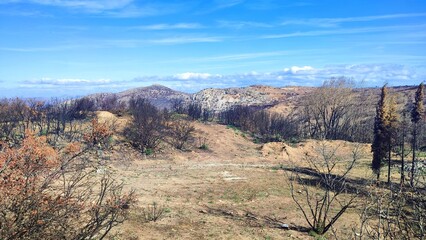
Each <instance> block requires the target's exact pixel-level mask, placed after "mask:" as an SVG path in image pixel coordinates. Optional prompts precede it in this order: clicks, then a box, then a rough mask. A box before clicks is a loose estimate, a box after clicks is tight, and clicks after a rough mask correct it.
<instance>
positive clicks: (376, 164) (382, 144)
mask: <svg viewBox="0 0 426 240" xmlns="http://www.w3.org/2000/svg"><path fill="white" fill-rule="evenodd" d="M387 92H388V91H387V88H386V85H384V86H383V87H382V90H381V94H380V99H379V102H378V103H377V107H376V117H375V119H374V139H373V144H372V145H371V151H372V152H373V161H372V164H371V168H372V169H373V172H374V173H375V174H376V175H377V180H379V178H380V168H381V167H382V162H383V159H384V158H385V157H386V148H387V145H386V139H387V136H386V135H387V129H386V128H387V127H386V126H387V125H388V123H387V116H386V115H387V113H386V107H387V106H386V98H387Z"/></svg>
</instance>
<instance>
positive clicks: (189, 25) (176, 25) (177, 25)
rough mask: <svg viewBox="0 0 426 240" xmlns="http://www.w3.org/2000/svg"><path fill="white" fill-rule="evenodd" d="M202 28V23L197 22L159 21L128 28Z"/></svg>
mask: <svg viewBox="0 0 426 240" xmlns="http://www.w3.org/2000/svg"><path fill="white" fill-rule="evenodd" d="M198 28H203V25H201V24H199V23H174V24H167V23H159V24H152V25H142V26H134V27H130V29H139V30H174V29H198Z"/></svg>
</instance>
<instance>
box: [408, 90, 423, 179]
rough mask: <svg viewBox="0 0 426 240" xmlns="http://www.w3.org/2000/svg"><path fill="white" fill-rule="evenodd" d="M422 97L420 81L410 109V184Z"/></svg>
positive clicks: (421, 112) (421, 109)
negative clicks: (411, 158)
mask: <svg viewBox="0 0 426 240" xmlns="http://www.w3.org/2000/svg"><path fill="white" fill-rule="evenodd" d="M423 98H424V86H423V83H420V84H419V86H418V87H417V91H416V95H415V97H414V106H413V108H412V110H411V122H412V123H413V141H412V145H411V147H412V149H413V161H412V163H411V179H410V184H411V185H412V186H413V184H414V169H415V161H416V150H417V133H418V125H419V122H420V121H421V120H422V118H423V115H424V107H423Z"/></svg>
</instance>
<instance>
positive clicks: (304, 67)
mask: <svg viewBox="0 0 426 240" xmlns="http://www.w3.org/2000/svg"><path fill="white" fill-rule="evenodd" d="M312 70H314V68H313V67H311V66H303V67H298V66H293V67H290V68H284V72H286V73H287V72H291V73H292V74H296V73H297V72H300V71H312Z"/></svg>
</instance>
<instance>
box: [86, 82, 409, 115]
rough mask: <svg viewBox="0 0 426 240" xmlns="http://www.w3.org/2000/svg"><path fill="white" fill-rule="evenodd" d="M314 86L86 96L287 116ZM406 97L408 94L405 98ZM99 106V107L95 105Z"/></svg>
mask: <svg viewBox="0 0 426 240" xmlns="http://www.w3.org/2000/svg"><path fill="white" fill-rule="evenodd" d="M314 89H316V88H315V87H298V86H289V87H271V86H264V85H254V86H249V87H234V88H207V89H204V90H201V91H199V92H197V93H193V94H189V93H184V92H180V91H176V90H173V89H171V88H168V87H165V86H162V85H151V86H147V87H139V88H133V89H129V90H126V91H123V92H119V93H97V94H91V95H88V96H86V97H87V98H90V99H92V100H94V101H95V103H96V104H97V106H100V104H101V103H102V102H105V101H106V100H107V99H108V98H115V99H116V100H117V101H118V102H122V103H128V101H129V100H130V99H131V98H137V97H140V98H144V99H147V100H148V101H150V102H151V103H152V104H153V105H154V106H156V107H158V108H168V109H170V108H171V107H172V105H173V102H174V101H176V100H180V101H182V102H183V103H185V104H189V103H197V104H200V105H201V106H202V108H203V109H208V110H209V111H214V112H220V111H224V110H227V109H229V108H230V107H232V106H235V105H246V106H259V107H269V108H272V109H275V110H277V111H280V112H284V113H288V112H290V111H291V110H292V109H294V107H296V106H298V105H299V104H300V100H301V99H302V98H303V96H305V95H306V94H308V93H310V92H312V91H313V90H314ZM390 89H392V91H393V92H395V93H400V94H403V95H405V98H406V99H409V97H408V95H410V94H412V92H414V90H415V89H416V87H415V86H396V87H390ZM379 91H380V89H379V88H357V89H355V92H364V93H365V94H368V95H371V94H373V95H377V94H379ZM407 94H408V95H407ZM98 104H99V105H98Z"/></svg>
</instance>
